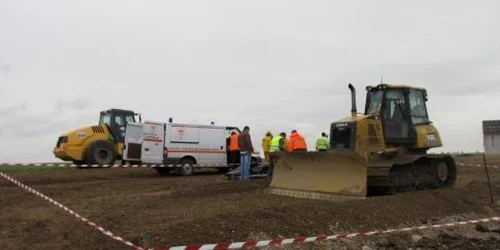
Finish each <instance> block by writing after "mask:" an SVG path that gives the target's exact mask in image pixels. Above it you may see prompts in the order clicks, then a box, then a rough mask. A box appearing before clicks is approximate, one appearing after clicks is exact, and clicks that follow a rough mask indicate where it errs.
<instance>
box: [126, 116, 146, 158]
mask: <svg viewBox="0 0 500 250" xmlns="http://www.w3.org/2000/svg"><path fill="white" fill-rule="evenodd" d="M125 131H126V132H125V150H124V152H123V160H125V161H140V160H141V155H142V124H141V123H127V128H126V130H125Z"/></svg>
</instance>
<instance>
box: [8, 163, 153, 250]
mask: <svg viewBox="0 0 500 250" xmlns="http://www.w3.org/2000/svg"><path fill="white" fill-rule="evenodd" d="M0 176H1V177H3V178H4V179H6V180H8V181H10V182H12V183H14V184H16V185H17V186H19V187H20V188H22V189H24V190H26V191H28V192H30V193H33V194H34V195H36V196H38V197H40V198H42V199H44V200H46V201H48V202H50V203H52V204H53V205H56V206H57V207H59V208H62V209H63V210H64V211H66V212H68V213H70V214H71V215H73V216H75V217H76V218H77V219H79V220H81V221H83V222H84V223H86V224H87V225H89V226H91V227H92V228H94V229H95V230H97V231H99V232H101V233H103V234H104V235H106V236H108V237H111V238H112V239H114V240H116V241H119V242H121V243H123V244H125V245H127V246H129V247H132V248H135V249H137V250H144V248H142V247H138V246H136V245H134V244H133V243H132V242H130V241H127V240H125V239H123V238H122V237H120V236H118V235H116V234H114V233H112V232H110V231H108V230H106V229H104V228H103V227H101V226H98V225H97V224H95V223H94V222H92V221H90V220H88V219H87V218H85V217H83V216H81V215H79V214H78V213H76V212H75V211H73V210H71V209H69V208H67V207H66V206H64V205H63V204H61V203H59V202H57V201H55V200H53V199H52V198H50V197H48V196H46V195H44V194H42V193H40V192H38V191H36V190H34V189H33V188H31V187H29V186H27V185H26V184H23V183H22V182H20V181H18V180H16V179H14V178H12V177H10V176H9V175H6V174H5V173H2V172H0Z"/></svg>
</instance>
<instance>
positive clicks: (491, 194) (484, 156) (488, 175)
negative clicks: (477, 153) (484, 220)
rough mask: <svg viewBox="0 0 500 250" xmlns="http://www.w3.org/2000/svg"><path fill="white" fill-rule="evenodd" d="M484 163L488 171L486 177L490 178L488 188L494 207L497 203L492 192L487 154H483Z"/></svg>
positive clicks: (485, 169)
mask: <svg viewBox="0 0 500 250" xmlns="http://www.w3.org/2000/svg"><path fill="white" fill-rule="evenodd" d="M483 162H484V171H486V177H487V178H488V186H489V188H490V199H491V206H492V207H493V206H494V205H495V201H494V200H493V191H492V190H491V181H490V174H489V172H488V164H487V163H486V155H485V154H483Z"/></svg>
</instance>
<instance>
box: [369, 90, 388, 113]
mask: <svg viewBox="0 0 500 250" xmlns="http://www.w3.org/2000/svg"><path fill="white" fill-rule="evenodd" d="M383 97H384V91H382V90H374V91H371V92H369V93H368V100H367V102H368V105H366V110H365V114H366V115H369V114H379V113H380V107H381V106H382V99H383Z"/></svg>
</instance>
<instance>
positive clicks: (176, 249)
mask: <svg viewBox="0 0 500 250" xmlns="http://www.w3.org/2000/svg"><path fill="white" fill-rule="evenodd" d="M0 176H1V177H3V178H5V179H6V180H8V181H10V182H12V183H14V184H16V185H17V186H19V187H21V188H23V189H25V190H27V191H28V192H31V193H33V194H35V195H37V196H39V197H41V198H43V199H45V200H47V201H49V202H50V203H52V204H53V205H56V206H58V207H59V208H62V209H63V210H64V211H66V212H68V213H70V214H71V215H73V216H75V217H76V218H77V219H79V220H81V221H83V222H85V223H86V224H88V225H89V226H91V227H92V228H94V229H95V230H98V231H99V232H101V233H103V234H104V235H106V236H108V237H111V238H112V239H114V240H116V241H119V242H121V243H123V244H125V245H127V246H129V247H132V248H135V249H138V250H145V249H144V248H141V247H139V246H136V245H134V244H133V243H131V242H130V241H127V240H124V239H123V238H122V237H119V236H117V235H115V234H113V233H112V232H110V231H108V230H106V229H104V228H103V227H101V226H98V225H97V224H95V223H94V222H91V221H90V220H88V219H87V218H85V217H83V216H81V215H79V214H77V213H76V212H74V211H73V210H71V209H69V208H67V207H66V206H64V205H62V204H61V203H59V202H57V201H55V200H53V199H51V198H50V197H48V196H46V195H44V194H42V193H40V192H38V191H36V190H34V189H33V188H30V187H29V186H27V185H25V184H23V183H21V182H20V181H18V180H16V179H14V178H12V177H10V176H9V175H7V174H5V173H2V172H0ZM490 221H497V222H500V217H490V218H484V219H476V220H468V221H459V222H450V223H444V224H436V225H423V226H418V227H406V228H401V229H388V230H383V231H378V230H377V231H371V232H357V233H350V234H336V235H331V236H324V235H320V236H313V237H295V238H290V239H273V240H265V241H246V242H235V243H218V244H204V245H187V246H173V247H170V246H166V247H156V248H149V250H198V249H200V250H201V249H203V250H211V249H213V250H222V249H251V248H258V247H267V246H283V245H289V244H302V243H308V242H321V241H332V240H339V239H344V238H354V237H359V236H371V235H379V234H388V233H397V232H408V231H416V230H423V229H434V228H444V227H453V226H459V225H467V224H477V223H480V222H490Z"/></svg>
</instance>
